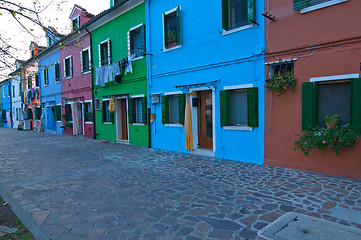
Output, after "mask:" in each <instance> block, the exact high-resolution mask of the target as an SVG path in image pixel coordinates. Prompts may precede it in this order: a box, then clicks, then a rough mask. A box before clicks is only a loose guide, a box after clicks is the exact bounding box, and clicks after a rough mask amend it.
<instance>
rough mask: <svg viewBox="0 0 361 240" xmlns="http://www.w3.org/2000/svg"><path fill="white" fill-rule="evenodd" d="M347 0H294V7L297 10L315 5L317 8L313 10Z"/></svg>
mask: <svg viewBox="0 0 361 240" xmlns="http://www.w3.org/2000/svg"><path fill="white" fill-rule="evenodd" d="M347 1H348V0H293V9H294V10H295V11H298V10H301V9H303V8H308V7H313V6H314V7H315V9H312V10H316V9H319V8H323V7H328V6H332V5H334V4H338V3H342V2H347ZM306 12H307V11H306ZM301 13H302V11H301Z"/></svg>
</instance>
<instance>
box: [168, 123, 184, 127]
mask: <svg viewBox="0 0 361 240" xmlns="http://www.w3.org/2000/svg"><path fill="white" fill-rule="evenodd" d="M164 126H165V127H183V126H184V125H183V124H178V123H167V124H164Z"/></svg>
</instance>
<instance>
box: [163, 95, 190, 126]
mask: <svg viewBox="0 0 361 240" xmlns="http://www.w3.org/2000/svg"><path fill="white" fill-rule="evenodd" d="M185 103H186V101H185V94H179V95H165V96H162V123H163V124H184V115H185Z"/></svg>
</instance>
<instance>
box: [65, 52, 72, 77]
mask: <svg viewBox="0 0 361 240" xmlns="http://www.w3.org/2000/svg"><path fill="white" fill-rule="evenodd" d="M67 59H70V60H69V61H70V76H66V64H65V61H66V60H67ZM72 77H73V57H72V56H71V55H69V56H67V57H66V58H64V78H65V79H70V78H72Z"/></svg>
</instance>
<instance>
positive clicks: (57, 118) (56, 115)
mask: <svg viewBox="0 0 361 240" xmlns="http://www.w3.org/2000/svg"><path fill="white" fill-rule="evenodd" d="M53 110H54V119H55V121H61V105H56V106H54V108H53Z"/></svg>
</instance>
